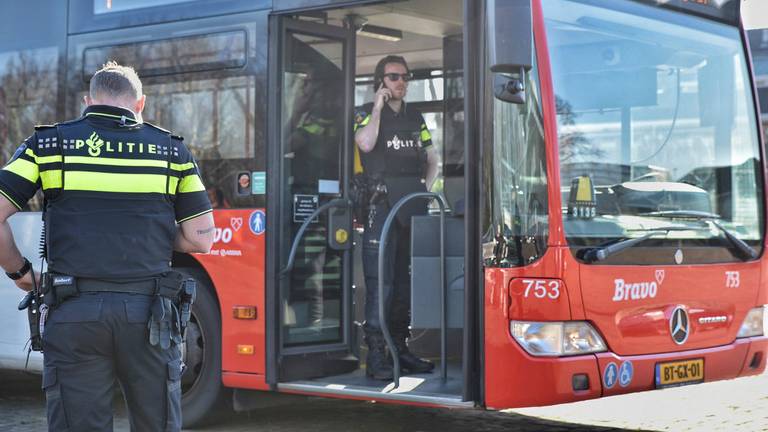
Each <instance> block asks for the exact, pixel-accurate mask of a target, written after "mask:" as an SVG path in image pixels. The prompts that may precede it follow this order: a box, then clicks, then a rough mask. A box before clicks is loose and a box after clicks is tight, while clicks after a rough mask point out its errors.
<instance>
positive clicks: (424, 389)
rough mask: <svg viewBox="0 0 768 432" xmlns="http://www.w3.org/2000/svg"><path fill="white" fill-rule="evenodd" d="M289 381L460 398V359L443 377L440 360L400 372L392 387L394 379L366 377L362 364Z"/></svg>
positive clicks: (352, 388)
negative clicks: (423, 370)
mask: <svg viewBox="0 0 768 432" xmlns="http://www.w3.org/2000/svg"><path fill="white" fill-rule="evenodd" d="M292 384H303V385H315V386H321V387H328V386H331V385H332V386H334V387H338V388H339V389H345V390H360V391H366V392H378V393H389V394H411V395H419V396H426V397H429V396H435V397H443V398H444V397H446V396H448V397H459V398H460V397H461V395H462V388H463V378H462V370H461V363H460V362H450V361H449V363H448V368H447V374H446V379H445V381H443V379H442V377H441V374H440V363H439V362H438V363H436V364H435V369H433V370H432V372H429V373H421V374H402V375H401V376H400V385H399V387H397V388H395V385H394V382H392V381H382V380H375V379H373V378H369V377H368V376H367V375H366V374H365V367H360V368H358V369H357V370H354V371H352V372H349V373H345V374H341V375H332V376H325V377H320V378H314V379H311V380H302V381H300V382H299V381H293V382H292Z"/></svg>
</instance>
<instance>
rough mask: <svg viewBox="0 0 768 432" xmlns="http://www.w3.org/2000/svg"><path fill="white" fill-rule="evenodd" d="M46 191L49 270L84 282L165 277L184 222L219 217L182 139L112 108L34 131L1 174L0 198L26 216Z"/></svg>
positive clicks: (92, 110) (94, 108) (99, 108)
mask: <svg viewBox="0 0 768 432" xmlns="http://www.w3.org/2000/svg"><path fill="white" fill-rule="evenodd" d="M39 188H42V190H43V194H44V197H45V203H46V204H45V211H44V219H45V231H46V247H47V259H48V268H49V270H50V271H54V272H57V273H63V274H67V275H72V276H78V277H88V278H99V279H108V280H131V279H140V278H146V277H152V276H156V275H158V274H161V273H164V272H166V271H168V270H170V264H171V258H172V254H173V243H174V238H175V235H176V222H179V223H180V222H183V221H185V220H189V219H192V218H195V217H197V216H200V215H202V214H205V213H207V212H210V211H211V204H210V202H209V201H208V196H207V194H206V192H205V188H204V187H203V183H202V181H201V179H200V174H199V172H198V169H197V165H196V164H195V161H194V160H193V158H192V155H191V154H190V152H189V150H188V149H187V148H186V146H184V144H183V142H182V138H181V137H178V136H174V135H171V133H170V132H168V131H166V130H163V129H161V128H158V127H156V126H152V125H150V124H148V123H138V122H137V121H136V119H135V115H134V114H133V113H132V112H131V111H129V110H126V109H122V108H118V107H112V106H105V105H93V106H90V107H88V108H87V109H86V110H85V111H84V113H83V116H82V117H81V118H79V119H77V120H73V121H69V122H65V123H60V124H57V125H54V126H39V127H36V128H35V133H34V134H33V135H32V136H31V137H29V138H27V140H26V141H25V142H24V143H23V144H22V145H21V147H19V149H18V150H17V151H16V153H15V154H14V155H13V157H12V158H11V160H10V161H9V163H8V164H7V165H6V166H5V167H4V168H3V169H2V170H0V193H1V194H3V195H4V196H5V197H6V198H8V200H9V201H10V202H11V203H13V205H15V206H16V207H17V208H19V209H21V208H22V206H24V205H25V203H26V202H27V201H28V200H29V199H30V198H32V197H33V196H34V194H35V193H36V191H37V190H38V189H39Z"/></svg>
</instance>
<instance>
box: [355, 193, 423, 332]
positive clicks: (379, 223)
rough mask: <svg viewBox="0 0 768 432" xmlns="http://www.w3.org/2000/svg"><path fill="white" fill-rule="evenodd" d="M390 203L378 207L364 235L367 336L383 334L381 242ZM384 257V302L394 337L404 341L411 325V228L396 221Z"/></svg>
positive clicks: (365, 328) (366, 226) (375, 208)
mask: <svg viewBox="0 0 768 432" xmlns="http://www.w3.org/2000/svg"><path fill="white" fill-rule="evenodd" d="M389 210H390V209H389V204H388V203H387V201H386V200H384V201H382V202H380V203H379V204H376V205H375V206H374V210H373V211H375V214H374V215H373V217H372V218H370V219H369V220H368V221H366V222H370V223H366V225H365V231H364V233H363V274H364V275H365V324H364V325H363V330H364V331H365V332H366V334H370V333H374V334H375V333H381V327H382V323H381V320H380V319H379V301H380V299H379V281H378V277H379V268H378V265H379V241H380V239H381V233H382V231H383V228H384V222H385V221H386V219H387V216H388V214H389ZM387 241H388V244H387V250H386V251H385V256H384V279H383V281H384V296H385V297H384V301H385V302H386V303H385V305H386V306H387V307H386V309H385V310H387V311H388V314H387V325H388V328H389V331H390V333H391V334H392V335H400V336H401V337H402V338H403V339H404V338H405V337H406V335H407V334H408V331H409V330H408V326H409V325H410V322H411V305H410V302H411V280H410V266H411V227H410V226H405V225H403V224H402V223H401V222H399V221H398V220H397V218H395V219H394V220H393V222H392V225H391V227H390V231H389V238H388V240H387Z"/></svg>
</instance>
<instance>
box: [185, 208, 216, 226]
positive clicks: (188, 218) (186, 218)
mask: <svg viewBox="0 0 768 432" xmlns="http://www.w3.org/2000/svg"><path fill="white" fill-rule="evenodd" d="M212 211H213V210H206V211H204V212H200V213H198V214H193V215H192V216H187V217H185V218H184V219H181V220H179V221H177V222H178V223H182V222H186V221H188V220H190V219H194V218H196V217H198V216H202V215H204V214H206V213H210V212H212Z"/></svg>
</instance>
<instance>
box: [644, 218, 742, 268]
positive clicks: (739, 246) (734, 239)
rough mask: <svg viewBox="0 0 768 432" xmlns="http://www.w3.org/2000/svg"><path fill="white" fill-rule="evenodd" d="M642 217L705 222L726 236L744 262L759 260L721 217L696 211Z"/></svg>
mask: <svg viewBox="0 0 768 432" xmlns="http://www.w3.org/2000/svg"><path fill="white" fill-rule="evenodd" d="M641 216H655V217H666V218H678V219H695V220H701V221H704V222H708V223H711V224H712V225H714V226H715V227H716V228H717V229H719V230H720V232H722V233H723V234H724V235H725V238H726V239H728V241H729V242H730V243H731V244H732V245H733V246H734V247H735V248H736V250H737V251H738V252H739V253H737V254H736V256H738V257H739V258H741V260H742V261H747V260H753V259H757V252H755V250H754V249H752V247H751V246H749V245H748V244H747V243H746V242H745V241H744V240H742V239H740V238H738V237H736V235H735V234H733V233H732V232H731V231H730V230H729V229H728V228H726V227H724V226H722V225H721V224H720V222H718V221H717V219H720V215H718V214H715V213H710V212H703V211H695V210H665V211H657V212H649V213H643V214H641Z"/></svg>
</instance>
